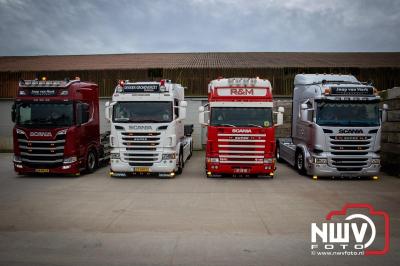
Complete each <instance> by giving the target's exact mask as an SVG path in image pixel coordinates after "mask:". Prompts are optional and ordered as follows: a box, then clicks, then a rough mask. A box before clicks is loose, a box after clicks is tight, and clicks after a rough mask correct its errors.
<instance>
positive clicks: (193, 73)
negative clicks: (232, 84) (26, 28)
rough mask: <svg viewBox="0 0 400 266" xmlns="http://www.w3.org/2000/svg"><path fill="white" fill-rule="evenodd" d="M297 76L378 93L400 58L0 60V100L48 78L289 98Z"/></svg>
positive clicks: (399, 79)
mask: <svg viewBox="0 0 400 266" xmlns="http://www.w3.org/2000/svg"><path fill="white" fill-rule="evenodd" d="M297 73H343V74H345V73H346V74H347V73H351V74H353V75H355V76H357V77H358V78H359V79H360V80H362V81H367V80H370V81H372V82H373V83H374V84H375V86H376V87H377V88H378V89H379V90H384V89H389V88H392V87H394V86H395V85H399V84H400V53H264V52H252V53H160V54H115V55H66V56H11V57H0V98H12V97H14V96H15V92H16V86H17V83H18V80H19V79H21V78H22V79H34V78H35V77H41V76H47V77H49V78H50V79H63V78H65V77H70V78H73V77H75V76H79V77H80V78H81V79H82V80H88V81H93V82H95V83H97V84H99V85H100V88H101V96H110V95H111V94H112V92H113V90H114V87H115V84H116V80H118V79H131V80H135V81H139V80H159V79H161V78H168V79H171V80H173V81H174V82H178V83H182V84H183V85H184V86H185V87H187V91H186V95H187V96H205V95H206V93H207V83H208V81H209V80H211V79H214V78H217V77H219V76H223V77H234V76H235V77H239V76H246V77H256V76H259V77H261V78H267V79H269V80H270V81H271V83H272V86H273V88H274V94H275V95H290V94H291V91H292V88H293V87H292V84H293V78H294V75H295V74H297Z"/></svg>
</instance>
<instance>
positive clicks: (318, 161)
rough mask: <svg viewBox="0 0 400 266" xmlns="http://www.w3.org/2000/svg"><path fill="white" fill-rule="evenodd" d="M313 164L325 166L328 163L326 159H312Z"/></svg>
mask: <svg viewBox="0 0 400 266" xmlns="http://www.w3.org/2000/svg"><path fill="white" fill-rule="evenodd" d="M313 163H316V164H327V163H328V159H326V158H317V157H313Z"/></svg>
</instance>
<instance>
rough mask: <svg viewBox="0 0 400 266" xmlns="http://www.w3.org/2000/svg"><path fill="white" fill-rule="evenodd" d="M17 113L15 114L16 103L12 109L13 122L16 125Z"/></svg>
mask: <svg viewBox="0 0 400 266" xmlns="http://www.w3.org/2000/svg"><path fill="white" fill-rule="evenodd" d="M15 118H16V112H15V103H14V104H13V105H12V107H11V120H12V121H13V123H15Z"/></svg>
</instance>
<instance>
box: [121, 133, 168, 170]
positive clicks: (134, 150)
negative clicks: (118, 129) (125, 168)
mask: <svg viewBox="0 0 400 266" xmlns="http://www.w3.org/2000/svg"><path fill="white" fill-rule="evenodd" d="M160 135H161V133H160V132H122V133H121V139H122V146H123V147H126V152H124V153H123V154H122V156H123V160H124V161H126V162H128V163H129V165H131V166H152V165H153V163H155V162H159V161H161V158H160V156H161V155H160V154H159V153H158V152H156V150H157V147H158V146H159V145H160V138H161V136H160Z"/></svg>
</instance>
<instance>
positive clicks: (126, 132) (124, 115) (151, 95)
mask: <svg viewBox="0 0 400 266" xmlns="http://www.w3.org/2000/svg"><path fill="white" fill-rule="evenodd" d="M186 107H187V102H186V101H185V100H184V88H183V87H182V86H181V85H180V84H174V83H172V82H171V81H170V80H165V79H163V80H161V81H160V82H153V81H151V82H131V81H129V80H123V81H119V83H118V85H117V86H116V88H115V91H114V94H113V96H112V101H111V103H110V102H107V103H106V110H105V117H106V119H107V120H108V121H109V122H110V125H111V135H110V145H111V148H112V150H111V165H110V176H114V177H123V176H127V175H158V176H159V177H166V178H173V177H174V176H175V175H176V174H181V173H182V170H183V168H184V166H185V162H186V160H188V159H189V158H190V157H191V155H192V151H193V142H192V137H191V134H192V131H193V125H186V126H185V125H184V119H185V117H186Z"/></svg>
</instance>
